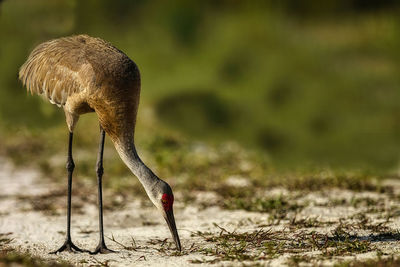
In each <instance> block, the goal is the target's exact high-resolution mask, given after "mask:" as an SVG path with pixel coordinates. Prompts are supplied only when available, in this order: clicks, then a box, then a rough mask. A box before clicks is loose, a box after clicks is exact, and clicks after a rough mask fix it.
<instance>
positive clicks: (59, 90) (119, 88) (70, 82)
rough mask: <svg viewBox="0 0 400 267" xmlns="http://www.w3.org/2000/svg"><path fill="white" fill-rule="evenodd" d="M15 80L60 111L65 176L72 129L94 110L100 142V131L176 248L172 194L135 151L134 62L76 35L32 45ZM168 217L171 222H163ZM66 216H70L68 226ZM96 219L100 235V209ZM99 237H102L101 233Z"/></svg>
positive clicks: (102, 43)
mask: <svg viewBox="0 0 400 267" xmlns="http://www.w3.org/2000/svg"><path fill="white" fill-rule="evenodd" d="M19 77H20V79H21V81H22V82H23V84H24V85H26V87H27V89H28V90H29V91H30V92H31V93H33V94H38V95H42V96H44V97H45V98H47V99H48V100H49V101H50V102H51V103H53V104H56V105H58V106H60V107H62V108H63V109H64V112H65V116H66V121H67V125H68V129H69V132H70V145H69V146H70V147H69V148H70V150H69V154H68V163H67V169H68V172H69V176H72V171H73V169H74V164H73V160H72V151H71V146H72V133H73V131H74V128H75V125H76V123H77V121H78V119H79V116H80V115H82V114H84V113H88V112H96V114H97V116H98V119H99V123H100V127H101V129H102V133H103V135H102V139H101V142H102V143H104V132H103V131H105V133H107V135H109V136H110V138H111V140H112V142H113V143H114V145H115V148H116V149H117V151H118V153H119V155H120V157H121V158H122V160H123V161H124V162H125V164H126V165H127V166H128V167H129V168H130V169H131V171H132V172H133V173H134V174H135V175H136V176H137V177H138V179H139V180H140V182H141V183H142V185H143V186H144V188H145V190H146V192H147V194H148V196H149V198H150V199H151V200H152V202H153V203H154V204H155V206H156V207H157V208H158V209H160V210H163V212H164V213H163V215H164V217H165V218H166V220H167V222H168V225H169V226H170V230H171V232H172V234H173V237H174V240H175V242H176V244H177V247H178V248H179V249H180V243H179V237H178V234H177V231H176V227H175V221H174V218H173V213H172V202H173V195H172V191H171V189H170V187H169V185H168V184H167V183H165V182H164V181H163V180H161V179H159V178H158V177H157V176H156V175H155V174H154V173H153V172H152V171H151V170H150V169H149V168H148V167H147V166H146V165H145V164H144V163H143V162H142V161H141V160H140V158H139V156H138V155H137V153H136V149H135V144H134V129H135V124H136V115H137V109H138V105H139V96H140V73H139V69H138V67H137V66H136V64H135V63H134V62H133V61H132V60H131V59H130V58H129V57H128V56H127V55H125V54H124V53H123V52H122V51H120V50H119V49H117V48H116V47H114V46H113V45H111V44H110V43H108V42H106V41H104V40H102V39H99V38H93V37H90V36H87V35H77V36H70V37H64V38H59V39H54V40H51V41H48V42H45V43H42V44H40V45H39V46H37V47H36V48H35V49H34V50H33V51H32V53H31V54H30V56H29V58H28V60H27V61H26V62H25V64H24V65H23V66H22V67H21V69H20V73H19ZM100 150H101V155H100V153H99V159H98V173H97V174H98V179H99V187H100V191H99V200H100V202H101V178H102V171H103V170H102V151H103V147H102V144H101V145H100ZM71 163H72V164H71ZM68 164H69V165H68ZM99 165H101V166H99ZM68 166H69V167H68ZM69 185H70V181H69ZM69 197H70V192H69ZM171 197H172V198H171ZM69 201H70V200H69ZM166 201H167V202H166ZM168 201H169V202H168ZM69 205H70V203H69ZM168 206H170V208H171V209H170V210H171V211H169V212H168V209H167V208H165V207H168ZM69 209H70V206H69ZM101 210H102V207H101ZM69 212H70V210H69ZM170 213H172V214H170ZM168 216H169V217H171V216H172V218H169V219H168V218H167V217H168ZM69 217H70V214H69V215H68V223H69V220H70V218H69ZM100 217H101V222H100V224H101V229H100V231H101V232H102V211H101V214H100ZM172 221H173V222H172ZM171 227H172V228H171ZM68 228H69V224H68ZM100 238H101V239H102V238H103V237H102V233H101V236H100ZM67 239H68V234H67ZM103 243H104V241H103ZM104 246H105V245H104ZM62 250H64V249H60V250H59V251H62ZM100 252H101V251H100Z"/></svg>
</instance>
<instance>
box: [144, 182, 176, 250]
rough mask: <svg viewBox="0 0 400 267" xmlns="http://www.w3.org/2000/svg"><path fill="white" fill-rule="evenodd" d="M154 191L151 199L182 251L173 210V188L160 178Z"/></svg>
mask: <svg viewBox="0 0 400 267" xmlns="http://www.w3.org/2000/svg"><path fill="white" fill-rule="evenodd" d="M152 193H153V194H152V197H150V199H151V200H152V202H153V203H154V205H155V206H156V207H157V209H158V210H159V211H160V212H161V214H162V215H163V217H164V219H165V221H166V222H167V224H168V227H169V230H170V231H171V234H172V237H173V239H174V241H175V244H176V248H177V249H178V250H179V251H181V241H180V240H179V235H178V230H177V229H176V225H175V217H174V212H173V205H174V195H173V193H172V189H171V187H170V186H169V185H168V184H167V183H166V182H164V181H163V180H159V182H158V183H157V184H156V186H155V187H154V189H153V191H152Z"/></svg>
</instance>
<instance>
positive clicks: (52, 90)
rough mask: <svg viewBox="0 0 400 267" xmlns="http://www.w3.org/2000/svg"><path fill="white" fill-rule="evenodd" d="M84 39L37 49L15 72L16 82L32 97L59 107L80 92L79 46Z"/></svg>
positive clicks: (69, 39)
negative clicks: (17, 77)
mask: <svg viewBox="0 0 400 267" xmlns="http://www.w3.org/2000/svg"><path fill="white" fill-rule="evenodd" d="M87 37H88V36H82V35H80V36H71V37H66V38H60V39H55V40H51V41H48V42H45V43H42V44H40V45H38V46H37V47H36V48H35V49H34V50H33V51H32V52H31V54H30V55H29V57H28V59H27V61H26V62H25V63H24V64H23V65H22V67H21V68H20V71H19V79H20V80H21V81H22V83H23V84H24V85H25V86H26V87H27V90H28V91H30V92H31V93H32V94H38V95H43V96H45V97H46V98H47V99H49V101H50V102H51V103H53V104H57V105H58V106H62V105H64V104H65V102H66V100H67V97H68V96H69V95H71V94H73V93H74V92H77V91H80V90H82V89H83V88H82V87H83V84H82V81H81V79H80V77H79V74H78V70H79V69H80V68H81V67H82V64H84V62H83V50H82V44H83V43H82V42H83V41H84V39H85V38H87Z"/></svg>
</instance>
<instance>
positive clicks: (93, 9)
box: [0, 0, 400, 173]
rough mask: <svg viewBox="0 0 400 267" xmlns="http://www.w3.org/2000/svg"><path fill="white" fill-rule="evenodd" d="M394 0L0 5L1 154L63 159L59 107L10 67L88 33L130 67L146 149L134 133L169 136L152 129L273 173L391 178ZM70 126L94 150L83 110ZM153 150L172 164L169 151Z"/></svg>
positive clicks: (394, 152) (24, 0)
mask: <svg viewBox="0 0 400 267" xmlns="http://www.w3.org/2000/svg"><path fill="white" fill-rule="evenodd" d="M399 3H400V2H398V1H395V0H391V1H372V0H368V1H367V0H340V1H334V0H327V1H318V0H306V1H291V0H281V1H278V0H270V1H237V0H229V1H228V0H220V1H211V0H207V1H182V0H174V1H161V0H156V1H145V0H140V1H123V0H119V1H107V0H101V1H100V0H87V1H78V0H59V1H52V0H36V1H29V0H5V1H1V2H0V38H1V44H0V49H1V50H0V60H1V62H2V64H0V131H1V132H0V138H2V142H1V143H0V152H4V153H7V154H8V155H9V154H13V155H12V156H13V158H19V159H20V160H22V161H23V162H28V161H29V157H28V156H29V155H32V153H30V152H29V151H30V150H32V151H34V153H37V154H39V153H45V152H44V151H48V152H47V153H49V154H48V156H49V157H51V155H54V153H57V152H58V154H62V155H63V153H64V151H65V146H66V140H67V132H66V127H65V123H64V119H63V113H62V112H61V111H60V110H59V109H58V108H57V107H56V106H54V105H50V104H49V103H47V102H46V101H42V100H41V99H40V98H39V97H30V96H27V93H26V92H25V89H23V88H22V86H21V84H20V83H19V81H18V80H17V73H18V68H19V66H21V65H22V63H23V62H24V60H25V59H26V57H27V56H28V54H29V52H30V51H31V50H32V49H33V48H34V47H35V46H36V45H37V44H39V43H41V42H43V41H46V40H48V39H51V38H57V37H61V36H66V35H72V34H79V33H87V34H89V35H92V36H97V37H101V38H103V39H105V40H108V41H110V42H111V43H113V44H114V45H115V46H117V47H118V48H120V49H121V50H123V51H124V52H125V53H126V54H127V55H128V56H130V57H131V58H132V59H133V60H134V61H135V62H136V63H137V64H138V66H139V68H140V70H141V73H142V99H141V107H140V110H139V119H138V123H139V125H138V130H137V137H138V138H137V141H138V142H139V143H140V144H139V147H140V145H142V146H143V147H144V150H147V151H148V152H149V154H151V153H156V150H157V149H158V148H157V147H151V146H150V145H149V143H148V142H147V141H146V140H147V139H148V138H147V137H145V136H144V135H146V134H149V135H153V137H152V138H153V139H157V138H161V139H166V140H168V138H169V137H168V135H167V136H163V135H160V134H158V135H154V133H155V132H157V131H159V132H164V131H167V132H171V131H172V132H176V133H179V134H178V135H179V136H185V138H187V139H188V140H190V141H193V142H196V141H197V140H200V141H203V142H207V143H209V144H215V145H216V144H218V143H220V142H226V141H231V140H234V141H237V142H239V143H240V144H242V146H243V147H248V148H251V149H252V150H253V149H256V150H259V151H260V153H266V154H268V155H270V159H271V161H272V162H273V163H274V164H275V165H276V166H282V167H284V168H295V167H297V166H301V165H304V164H308V165H309V164H311V165H320V164H322V165H330V166H333V167H345V168H365V169H370V170H379V171H384V172H388V171H392V170H394V169H395V168H397V167H398V166H397V165H398V163H399V149H400V138H399V136H400V105H399V103H400V90H399V84H400V75H399V74H400V73H399V70H400V68H399V65H400V53H399V52H398V51H399V47H400V35H399V32H400V17H399V16H398V14H399V11H400V4H399ZM79 124H80V125H83V126H79ZM79 124H78V128H77V137H76V138H75V142H76V144H77V147H78V149H79V147H82V148H83V147H84V146H91V147H93V151H95V149H96V148H97V145H96V143H97V140H98V138H97V133H98V131H97V130H98V127H97V122H96V119H95V116H93V115H92V116H89V118H87V119H84V120H81V121H80V123H79ZM82 127H85V129H93V130H88V131H85V133H83V132H80V129H82ZM161 129H163V130H161ZM159 136H161V137H159ZM162 142H165V140H164V141H162ZM217 146H218V145H217ZM108 148H110V146H109V145H108ZM90 149H91V148H90ZM160 149H166V150H168V151H169V152H168V153H167V154H168V155H169V156H171V157H173V153H172V152H173V151H174V149H175V147H174V146H173V145H172V147H168V146H166V147H165V148H160ZM158 154H163V151H161V152H158ZM24 155H27V156H24ZM113 156H116V155H115V154H113ZM158 156H159V155H158ZM158 156H149V157H150V158H151V157H155V158H156V157H158ZM94 157H95V154H94V155H93V158H94ZM46 159H47V158H46ZM47 160H48V159H47ZM150 160H151V159H150ZM44 162H45V161H42V165H43V167H45V165H46V163H44ZM167 162H170V161H168V160H167ZM165 164H168V163H165V162H164V163H163V162H161V166H162V167H166V168H171V169H173V167H171V165H165ZM93 165H94V164H93ZM308 165H307V166H308ZM118 166H119V165H118ZM118 166H117V167H115V168H114V172H115V173H118V169H120V168H121V167H118ZM90 168H91V169H92V167H90Z"/></svg>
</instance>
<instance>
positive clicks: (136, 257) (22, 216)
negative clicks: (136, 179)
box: [0, 159, 400, 266]
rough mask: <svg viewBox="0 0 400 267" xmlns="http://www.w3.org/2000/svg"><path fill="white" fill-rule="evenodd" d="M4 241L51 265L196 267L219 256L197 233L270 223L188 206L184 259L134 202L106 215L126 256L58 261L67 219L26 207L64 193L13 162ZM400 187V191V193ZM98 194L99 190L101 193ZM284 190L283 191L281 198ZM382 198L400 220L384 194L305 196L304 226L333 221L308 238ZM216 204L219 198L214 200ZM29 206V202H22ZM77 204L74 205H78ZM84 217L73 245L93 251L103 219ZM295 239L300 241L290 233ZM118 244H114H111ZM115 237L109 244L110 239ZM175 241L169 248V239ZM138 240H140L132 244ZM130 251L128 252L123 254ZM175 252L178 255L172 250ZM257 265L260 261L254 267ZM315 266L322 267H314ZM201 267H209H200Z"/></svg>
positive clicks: (76, 223)
mask: <svg viewBox="0 0 400 267" xmlns="http://www.w3.org/2000/svg"><path fill="white" fill-rule="evenodd" d="M0 184H1V186H2V188H3V189H2V190H1V191H0V234H3V235H7V237H9V238H11V239H12V241H11V242H10V243H9V244H8V246H10V247H12V248H14V249H16V250H17V251H21V252H29V253H30V254H32V255H35V256H38V257H40V258H43V259H53V260H60V259H62V260H65V261H68V262H70V263H73V264H79V265H108V266H133V265H135V266H166V265H168V266H187V265H192V264H193V263H192V261H193V260H196V259H201V260H212V259H213V258H214V256H206V255H204V253H203V254H202V253H201V252H199V251H198V250H197V251H196V249H192V248H195V247H196V246H198V245H199V244H200V246H203V247H207V246H211V247H212V243H207V242H206V241H204V239H202V238H200V237H198V236H197V237H193V236H191V235H192V233H194V232H196V231H212V232H215V233H218V232H219V229H218V228H217V227H216V226H215V223H216V224H218V225H219V226H222V227H224V228H226V229H230V230H236V231H239V232H240V231H254V230H257V229H259V228H260V227H264V228H265V225H264V226H263V224H265V222H267V221H268V218H269V215H268V214H267V213H256V212H245V211H228V210H222V209H220V208H219V207H209V208H206V209H204V208H200V206H199V207H197V206H196V205H195V206H192V207H188V206H186V207H184V206H179V204H178V205H176V206H177V207H175V216H176V221H177V226H178V229H179V233H180V237H181V242H182V245H183V247H184V253H183V255H179V256H176V255H174V254H173V252H174V245H173V244H172V243H170V242H171V239H170V233H169V230H168V228H167V226H166V224H165V222H164V221H163V219H162V217H161V216H160V215H159V214H158V213H157V211H156V210H155V208H153V207H145V208H144V207H143V205H141V204H140V202H139V201H138V202H133V203H130V204H128V205H126V206H125V207H124V208H123V209H119V210H113V211H106V212H105V218H104V220H105V235H106V243H107V244H108V247H109V248H111V249H113V250H116V251H118V253H113V254H106V255H95V256H93V255H89V254H81V253H80V254H74V253H61V254H58V255H50V254H49V252H50V251H52V250H55V249H56V248H58V247H59V246H60V245H61V244H62V243H63V241H64V234H65V232H64V231H65V227H66V225H65V223H66V218H65V214H64V212H61V214H55V215H54V214H46V213H43V212H40V211H36V210H35V209H34V208H32V204H31V203H29V201H24V200H23V199H26V198H28V199H29V197H32V196H40V195H46V194H48V193H49V192H51V191H52V190H56V189H57V185H56V184H52V183H49V182H48V181H47V182H45V180H44V179H40V173H39V172H37V171H35V170H32V169H29V170H17V169H16V168H14V167H13V166H12V165H11V164H10V163H9V162H7V161H5V160H4V159H0ZM399 188H400V187H399ZM93 190H96V189H95V188H94V189H93ZM275 191H276V192H275ZM275 191H274V190H272V191H271V192H269V193H270V194H274V193H275V194H289V192H286V191H285V190H283V189H282V190H275ZM366 195H367V196H368V198H371V199H379V201H380V202H379V203H380V205H383V206H384V207H383V209H384V210H385V209H386V208H387V209H388V210H390V212H392V213H393V212H397V213H400V212H399V210H398V207H399V202H393V200H392V199H389V198H385V196H384V195H383V194H378V193H354V192H349V191H343V190H331V191H330V192H321V193H310V194H307V195H304V196H302V197H301V198H300V200H299V201H303V202H307V203H311V204H309V205H307V207H306V208H304V209H303V210H302V211H301V212H300V213H298V214H297V215H296V219H297V220H299V219H301V218H318V220H319V221H321V222H328V223H329V222H330V223H331V224H327V225H328V226H325V227H322V228H317V227H315V228H308V231H313V230H314V231H315V230H318V231H319V233H329V232H330V231H331V230H332V229H334V227H336V226H337V224H338V223H339V221H340V220H341V218H346V217H350V216H351V215H354V214H356V213H359V212H360V209H357V208H355V207H353V206H340V205H339V206H333V207H330V206H329V205H326V204H327V203H329V202H330V201H332V199H333V198H334V199H342V200H343V199H351V198H353V199H354V197H355V196H356V197H360V198H361V197H365V196H366ZM204 197H207V196H204ZM209 197H210V199H212V194H211V195H210V196H209ZM21 199H22V200H21ZM72 201H73V202H74V198H73V199H72ZM81 210H83V211H84V212H80V213H78V212H75V213H74V210H73V211H72V239H73V241H74V243H75V244H76V245H78V246H79V247H81V248H84V249H88V250H93V249H94V248H95V247H96V245H97V242H98V234H97V229H98V228H97V227H98V224H97V223H98V218H97V209H96V207H95V206H94V205H92V204H84V206H83V208H82V209H81ZM397 216H399V214H397V215H396V216H395V217H393V218H394V219H391V220H390V221H389V222H387V223H386V224H385V225H386V226H387V227H389V228H390V229H399V226H400V225H399V224H400V221H399V220H398V217H397ZM384 220H385V219H384V218H382V216H379V215H376V216H375V217H374V218H373V221H372V222H371V223H377V224H378V223H379V222H382V221H384ZM287 224H288V221H285V220H283V221H281V222H279V221H278V222H277V223H275V224H273V225H268V226H267V228H268V229H270V230H271V231H282V230H284V229H286V228H287ZM288 234H289V235H290V234H295V233H292V232H291V231H288ZM357 235H358V237H359V238H360V239H363V238H364V239H366V240H368V239H371V237H370V236H371V232H368V231H366V230H360V231H358V232H357ZM112 236H113V237H114V240H115V241H117V242H118V243H119V244H118V243H117V242H114V241H112V240H110V239H108V238H112ZM107 237H108V238H107ZM166 238H168V240H167V241H165V239H166ZM132 240H134V241H132ZM371 242H373V243H374V244H373V245H374V248H376V251H377V250H378V249H379V250H380V251H381V253H383V254H384V255H396V254H399V252H400V241H398V240H396V239H393V238H389V239H383V240H378V239H377V240H372V239H371ZM123 246H125V248H124V247H123ZM169 247H170V248H169ZM376 251H375V250H373V251H369V252H366V253H362V254H355V255H350V256H344V257H338V258H334V259H333V260H332V259H331V260H328V261H327V260H321V261H319V262H318V263H319V264H321V263H322V264H327V265H331V264H333V263H334V262H337V261H342V260H354V259H358V260H363V259H369V258H374V257H376V255H377V253H376ZM313 253H314V254H315V253H317V254H318V253H319V252H318V251H317V252H315V251H309V252H306V253H304V254H307V255H308V254H310V255H312V254H313ZM290 256H291V255H290V254H289V253H283V254H281V255H278V257H275V258H273V259H266V260H264V261H260V263H262V264H265V265H268V266H281V265H284V264H286V263H287V260H288V258H289V257H290ZM253 263H254V262H253ZM314 263H315V262H314ZM217 264H219V265H238V266H241V265H242V263H240V262H237V261H233V262H232V261H231V262H224V261H222V262H221V261H220V262H218V263H217ZM193 265H196V266H199V265H200V266H201V265H206V264H193Z"/></svg>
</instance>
